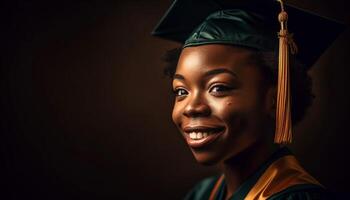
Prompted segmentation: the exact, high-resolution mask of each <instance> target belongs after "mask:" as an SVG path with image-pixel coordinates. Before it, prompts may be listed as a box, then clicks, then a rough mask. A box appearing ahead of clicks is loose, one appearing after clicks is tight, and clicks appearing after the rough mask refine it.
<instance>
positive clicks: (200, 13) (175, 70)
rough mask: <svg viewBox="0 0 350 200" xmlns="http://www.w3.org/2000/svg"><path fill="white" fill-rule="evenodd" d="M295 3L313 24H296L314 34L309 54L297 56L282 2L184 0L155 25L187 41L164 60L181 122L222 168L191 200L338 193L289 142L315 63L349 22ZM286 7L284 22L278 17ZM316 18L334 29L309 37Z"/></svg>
mask: <svg viewBox="0 0 350 200" xmlns="http://www.w3.org/2000/svg"><path fill="white" fill-rule="evenodd" d="M193 5H196V6H198V8H197V9H196V10H195V11H194V10H193ZM287 8H288V10H290V11H291V13H292V14H291V15H292V17H291V18H293V19H295V20H298V19H303V22H304V23H306V24H304V23H301V24H299V26H298V27H299V28H298V29H297V33H300V32H301V31H304V32H303V33H304V35H305V38H298V41H302V43H300V45H299V47H300V49H301V51H300V54H298V55H297V56H295V57H291V58H290V59H289V53H288V48H289V47H290V48H291V50H292V52H293V53H295V52H294V51H296V50H297V47H296V45H295V43H294V41H293V39H292V35H291V34H289V33H288V31H287V22H286V20H287V19H288V15H287V13H286V12H285V10H284V9H285V6H284V4H283V3H282V2H280V4H278V3H274V2H272V1H271V2H269V1H259V3H258V2H255V1H250V2H249V1H247V2H245V3H242V2H240V3H239V2H238V1H237V2H235V3H233V2H232V1H231V2H226V1H214V0H212V1H205V2H200V1H198V2H197V1H181V0H178V1H175V2H174V3H173V5H172V7H171V8H170V9H169V11H168V12H167V13H166V15H165V17H163V18H162V21H161V22H160V23H159V24H158V26H157V27H156V29H155V31H154V33H153V34H154V35H157V36H161V37H164V38H166V39H170V40H175V41H179V42H181V43H183V46H182V48H181V49H179V50H172V51H170V53H168V55H167V56H166V59H165V60H166V61H167V62H168V64H169V65H168V66H167V68H166V70H165V73H166V74H167V75H169V76H170V77H171V79H172V87H173V91H174V94H175V103H174V108H173V112H172V119H173V122H174V123H175V124H176V126H177V128H178V129H179V131H180V133H181V134H182V135H183V137H184V139H185V140H186V142H187V144H188V146H189V148H190V150H191V151H192V153H193V155H194V157H195V159H196V160H197V161H198V162H199V163H201V164H204V165H214V164H215V165H219V166H220V168H221V170H222V174H220V175H218V176H215V177H210V178H207V179H205V180H203V181H201V182H200V183H199V184H198V185H197V186H196V187H195V188H194V189H193V190H192V191H191V192H189V193H188V195H187V196H186V197H185V198H186V199H195V200H197V199H198V200H199V199H249V200H250V199H289V200H291V199H331V196H330V194H329V193H328V192H327V191H326V190H325V188H324V187H323V186H322V185H321V184H320V183H319V182H318V181H317V180H316V179H315V178H313V177H312V176H311V175H309V174H308V173H307V172H306V171H305V170H304V169H303V168H302V167H301V165H300V164H299V163H298V161H297V160H296V158H295V157H294V156H293V154H292V153H291V152H290V151H289V149H288V148H287V147H285V144H287V143H289V142H291V139H292V136H291V132H292V130H291V125H295V124H296V123H297V122H298V121H300V120H301V119H302V117H303V116H304V113H305V111H306V108H307V107H308V106H309V105H310V104H311V101H312V97H313V95H312V93H311V79H310V77H309V76H308V75H307V70H308V69H309V67H311V66H312V64H313V63H314V62H315V61H316V59H317V57H318V56H320V54H321V53H322V52H323V51H324V50H325V48H326V47H327V45H328V43H329V42H331V41H332V40H334V38H335V37H336V35H337V34H338V33H339V31H340V30H341V27H340V25H339V24H337V23H334V22H332V21H329V20H326V19H324V18H321V17H319V16H315V15H313V14H310V13H305V12H304V11H301V10H298V9H296V8H292V7H287ZM277 12H281V13H280V15H279V18H278V20H279V21H280V23H278V20H277V19H275V17H274V16H273V15H271V13H277ZM186 14H188V16H192V19H193V20H185V18H186V17H187V15H186ZM193 15H194V16H193ZM184 16H185V17H184ZM311 21H312V22H313V24H314V26H313V27H312V30H313V31H315V30H317V29H320V30H321V29H323V30H325V29H324V27H325V26H327V27H329V29H327V30H331V31H330V32H324V35H323V38H322V39H323V40H322V41H323V42H318V43H315V41H314V40H315V37H314V35H310V33H311V30H310V27H308V26H307V23H308V22H311ZM275 22H276V23H275ZM279 25H280V28H281V30H280V32H279V35H278V36H279V37H277V36H276V35H275V32H277V30H278V29H277V28H276V27H278V26H279ZM292 25H295V24H292ZM294 27H297V26H294ZM298 30H299V32H298ZM278 43H279V46H278ZM276 47H277V48H276ZM276 55H279V56H276ZM298 60H300V61H301V62H303V63H305V64H306V66H309V67H305V66H303V65H301V64H300V62H299V61H298ZM277 65H278V66H279V67H278V68H277ZM289 65H290V69H289ZM289 73H290V74H289ZM290 79H291V80H290ZM290 101H291V102H290ZM290 105H291V106H292V107H291V108H290ZM273 141H274V142H275V143H273Z"/></svg>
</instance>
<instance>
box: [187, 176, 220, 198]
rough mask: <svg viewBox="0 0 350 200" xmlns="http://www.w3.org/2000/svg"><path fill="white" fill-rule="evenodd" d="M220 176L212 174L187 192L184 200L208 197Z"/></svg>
mask: <svg viewBox="0 0 350 200" xmlns="http://www.w3.org/2000/svg"><path fill="white" fill-rule="evenodd" d="M219 177H220V176H211V177H207V178H205V179H203V180H201V181H200V182H198V183H197V184H196V185H195V186H194V187H193V188H192V189H191V190H190V191H189V192H188V193H187V195H186V196H185V198H184V200H200V199H207V198H208V197H209V196H210V193H211V190H212V189H213V187H214V185H215V183H216V181H217V180H218V179H219Z"/></svg>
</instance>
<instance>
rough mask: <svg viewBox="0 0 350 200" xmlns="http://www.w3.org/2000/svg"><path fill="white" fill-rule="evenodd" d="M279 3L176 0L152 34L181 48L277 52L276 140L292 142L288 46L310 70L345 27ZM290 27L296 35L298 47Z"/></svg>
mask: <svg viewBox="0 0 350 200" xmlns="http://www.w3.org/2000/svg"><path fill="white" fill-rule="evenodd" d="M278 2H279V3H278ZM278 2H277V1H276V0H175V1H174V2H173V4H172V5H171V7H170V8H169V9H168V11H167V12H166V13H165V15H164V16H163V18H162V19H161V20H160V22H159V23H158V25H157V26H156V28H155V29H154V31H153V32H152V35H154V36H159V37H162V38H165V39H168V40H173V41H177V42H180V43H182V44H183V47H184V48H185V47H189V46H198V45H205V44H231V45H237V46H244V47H250V48H254V49H258V50H262V51H276V50H277V49H278V51H279V60H278V63H279V64H278V84H277V108H276V132H275V142H276V143H279V144H284V143H290V142H291V141H292V123H291V108H290V104H291V103H290V80H289V79H290V78H289V47H290V50H291V51H292V53H295V52H296V51H298V54H297V55H296V59H298V60H299V61H300V62H302V63H303V64H305V66H306V68H307V69H309V68H310V67H312V65H313V64H314V63H315V62H316V61H317V59H318V58H319V57H320V56H321V54H322V53H323V52H324V51H325V50H326V48H327V47H328V46H329V45H330V44H331V43H332V42H333V41H334V40H335V38H336V37H337V36H338V35H339V33H340V32H341V31H343V29H344V28H345V26H344V25H342V24H340V23H338V22H335V21H334V20H331V19H327V18H324V17H321V16H319V15H316V14H313V13H311V12H308V11H305V10H301V9H298V8H296V7H293V6H290V5H285V4H284V3H283V1H282V0H278ZM286 11H287V12H288V14H287V12H286ZM278 13H279V14H278ZM288 18H290V19H292V20H288ZM287 21H288V24H287ZM288 29H289V30H291V32H293V33H294V34H295V36H294V39H295V40H296V41H297V44H298V47H297V46H296V44H295V43H294V39H293V34H289V31H288ZM278 30H279V32H278Z"/></svg>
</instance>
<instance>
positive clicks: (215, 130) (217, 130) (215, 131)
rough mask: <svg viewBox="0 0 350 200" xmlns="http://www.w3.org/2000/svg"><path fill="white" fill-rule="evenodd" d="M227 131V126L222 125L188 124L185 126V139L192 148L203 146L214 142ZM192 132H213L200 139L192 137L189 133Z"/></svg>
mask: <svg viewBox="0 0 350 200" xmlns="http://www.w3.org/2000/svg"><path fill="white" fill-rule="evenodd" d="M224 131H225V127H221V126H216V127H213V126H186V127H184V128H183V132H184V135H185V139H186V142H187V144H188V145H189V146H190V147H192V148H203V147H205V146H207V145H209V144H211V143H213V142H214V141H215V140H216V139H217V138H219V137H220V136H221V135H222V134H223V133H224ZM191 132H211V134H210V135H208V136H207V137H206V138H203V139H200V140H193V139H191V138H190V136H189V133H191Z"/></svg>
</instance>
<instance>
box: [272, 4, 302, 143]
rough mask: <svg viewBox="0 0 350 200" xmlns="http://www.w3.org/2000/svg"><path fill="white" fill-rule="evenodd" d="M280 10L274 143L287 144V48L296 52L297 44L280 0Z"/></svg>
mask: <svg viewBox="0 0 350 200" xmlns="http://www.w3.org/2000/svg"><path fill="white" fill-rule="evenodd" d="M277 1H279V2H280V4H281V12H280V13H279V15H278V21H279V22H280V24H281V30H280V32H279V33H278V37H279V58H278V85H277V107H276V132H275V143H278V144H288V143H291V142H292V118H291V105H290V104H291V103H290V100H291V99H290V77H289V49H288V47H290V49H291V53H293V54H294V53H296V52H297V50H298V49H297V46H296V44H295V43H294V41H293V38H292V36H293V35H292V34H289V33H288V29H287V20H288V14H287V12H285V11H284V5H283V2H282V0H277Z"/></svg>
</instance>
